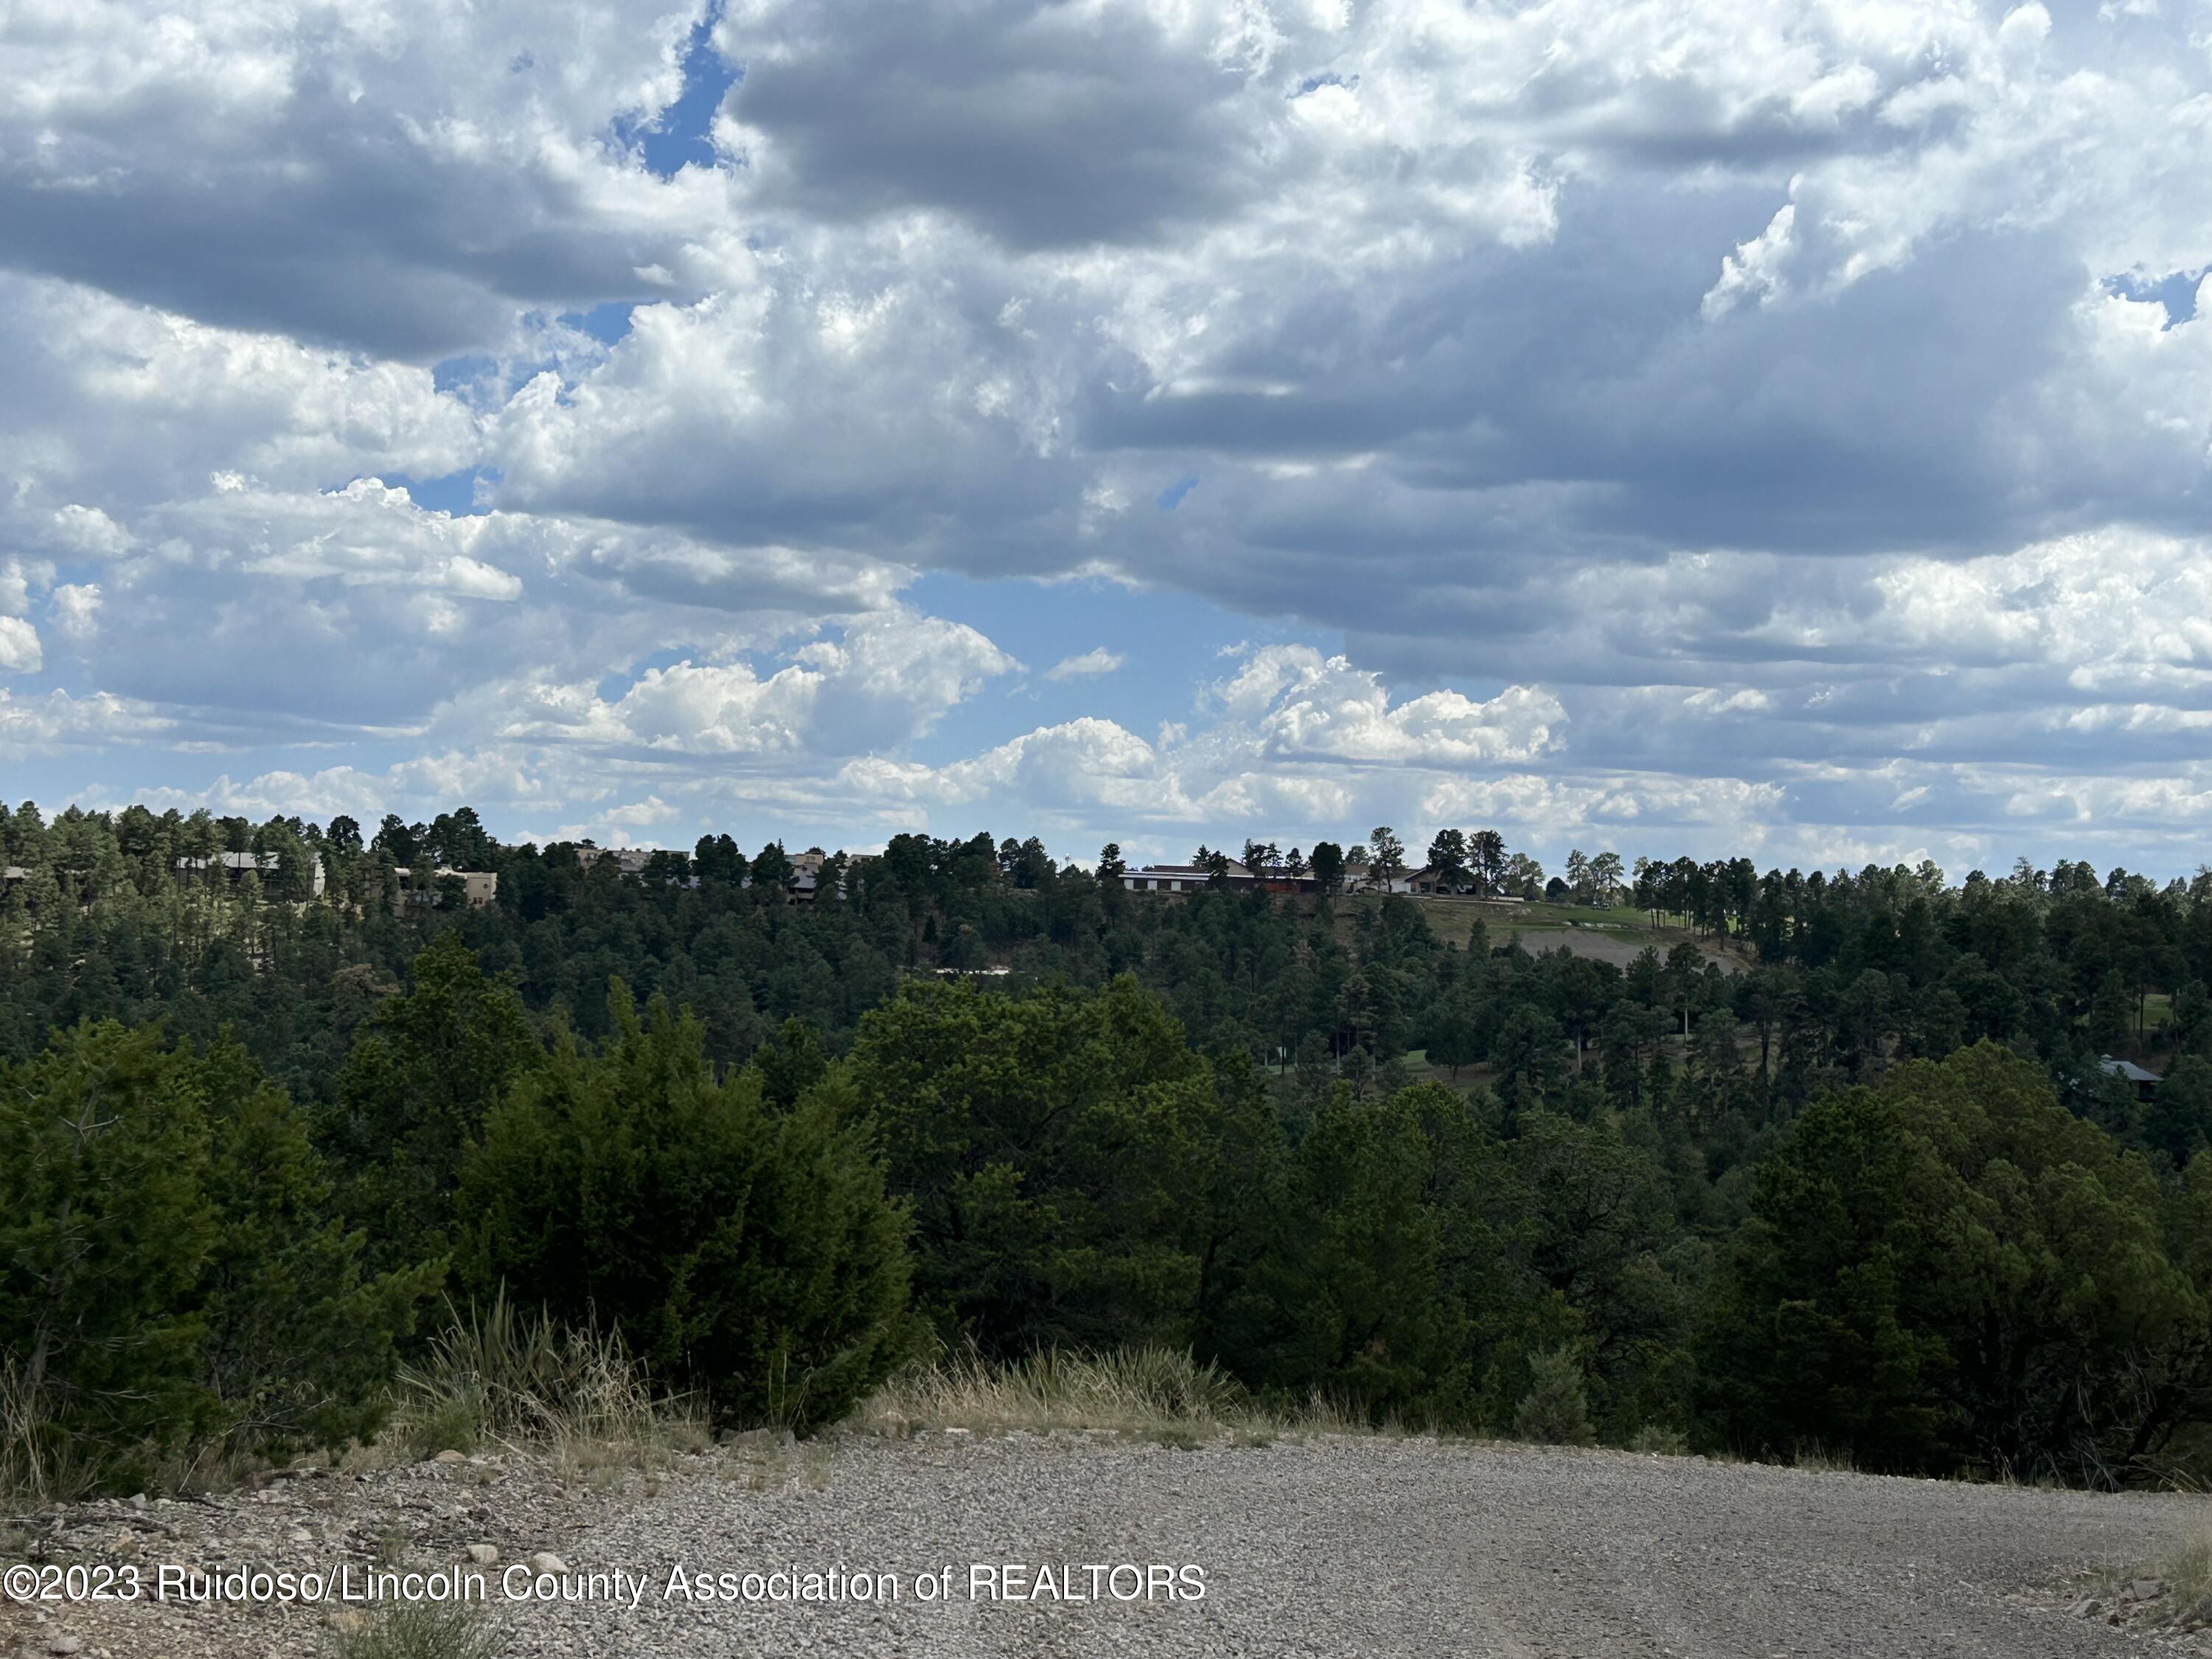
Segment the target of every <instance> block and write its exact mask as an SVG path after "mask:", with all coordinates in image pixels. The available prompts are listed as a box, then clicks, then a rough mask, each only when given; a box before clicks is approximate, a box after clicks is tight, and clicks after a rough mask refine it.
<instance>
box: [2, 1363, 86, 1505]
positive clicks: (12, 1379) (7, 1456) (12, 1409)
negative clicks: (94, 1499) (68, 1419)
mask: <svg viewBox="0 0 2212 1659" xmlns="http://www.w3.org/2000/svg"><path fill="white" fill-rule="evenodd" d="M105 1474H106V1470H105V1469H104V1468H102V1467H101V1466H100V1463H99V1462H96V1461H95V1460H94V1459H92V1458H90V1457H88V1455H86V1454H85V1453H84V1452H83V1451H82V1450H81V1449H78V1448H77V1447H76V1446H74V1445H72V1444H71V1443H70V1441H69V1440H68V1439H67V1438H66V1437H64V1436H63V1435H60V1434H58V1433H57V1432H54V1431H53V1428H52V1424H51V1423H50V1422H49V1421H48V1420H47V1418H46V1413H45V1412H44V1411H43V1410H42V1409H41V1402H40V1399H39V1396H38V1391H37V1390H36V1389H33V1388H32V1387H31V1385H30V1384H29V1383H27V1381H26V1380H25V1379H24V1377H23V1375H22V1373H21V1371H20V1370H18V1369H17V1368H16V1365H15V1361H14V1360H13V1359H12V1358H10V1359H6V1360H0V1503H5V1504H9V1506H11V1507H15V1506H22V1507H35V1506H40V1505H43V1504H58V1503H67V1502H69V1501H70V1500H71V1499H74V1498H82V1497H84V1496H85V1495H86V1494H87V1493H88V1492H93V1491H94V1490H95V1489H96V1488H97V1487H98V1486H100V1482H101V1479H102V1477H103V1476H104V1475H105Z"/></svg>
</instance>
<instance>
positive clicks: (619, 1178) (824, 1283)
mask: <svg viewBox="0 0 2212 1659" xmlns="http://www.w3.org/2000/svg"><path fill="white" fill-rule="evenodd" d="M611 1003H612V1008H613V1014H614V1018H615V1024H616V1035H615V1036H614V1038H613V1040H612V1041H611V1042H609V1043H608V1044H607V1046H606V1048H605V1049H604V1050H603V1051H602V1052H600V1053H598V1054H592V1053H588V1052H586V1051H585V1050H583V1049H582V1048H580V1047H579V1046H578V1045H577V1044H576V1043H575V1042H573V1041H570V1042H564V1043H562V1045H561V1046H560V1048H558V1049H557V1050H556V1053H555V1054H554V1055H553V1056H552V1058H551V1060H550V1062H549V1064H548V1065H547V1066H545V1067H544V1069H543V1070H542V1071H538V1072H534V1073H529V1074H526V1076H524V1077H523V1078H521V1079H519V1080H518V1081H517V1083H516V1084H515V1085H514V1087H513V1089H512V1091H510V1092H509V1095H508V1097H507V1100H506V1101H505V1102H504V1103H502V1104H501V1106H500V1107H499V1108H498V1109H495V1111H494V1112H493V1113H492V1115H491V1116H490V1117H489V1120H488V1121H486V1123H485V1126H484V1135H483V1142H482V1144H481V1146H478V1147H477V1149H476V1150H475V1151H474V1152H473V1153H472V1154H471V1157H470V1158H469V1160H468V1162H467V1164H466V1165H465V1170H464V1173H463V1176H462V1182H461V1194H460V1205H459V1213H460V1215H461V1217H462V1220H463V1225H464V1228H465V1257H464V1263H463V1270H464V1276H465V1282H466V1283H467V1284H468V1285H470V1286H471V1288H472V1289H473V1290H474V1291H476V1292H477V1294H479V1295H486V1296H488V1295H490V1294H491V1293H493V1292H494V1291H495V1288H496V1287H498V1286H499V1285H501V1284H502V1283H504V1284H505V1285H507V1287H508V1289H509V1291H511V1293H512V1294H513V1295H514V1296H515V1297H519V1298H523V1299H526V1300H527V1301H530V1302H532V1303H542V1304H544V1305H545V1306H546V1307H547V1308H548V1309H549V1310H550V1311H551V1313H552V1315H553V1316H554V1317H556V1319H558V1320H561V1321H563V1322H568V1323H570V1324H573V1325H578V1326H587V1327H588V1326H590V1325H592V1323H593V1322H595V1321H605V1322H608V1324H609V1325H610V1326H611V1328H613V1329H615V1330H618V1331H619V1332H620V1333H621V1334H622V1335H623V1339H624V1340H625V1341H626V1342H627V1343H628V1344H629V1345H630V1346H631V1347H632V1349H633V1350H634V1351H635V1352H636V1353H637V1354H638V1355H639V1357H640V1358H641V1359H642V1360H643V1361H644V1362H645V1363H646V1364H647V1367H648V1368H649V1369H650V1370H651V1372H652V1373H653V1376H655V1377H656V1378H657V1379H660V1380H662V1381H664V1382H665V1383H672V1384H675V1385H677V1386H680V1387H684V1388H690V1389H698V1390H700V1391H701V1392H702V1394H703V1395H704V1396H705V1397H706V1398H707V1399H708V1401H710V1402H711V1406H712V1408H713V1411H714V1415H715V1417H716V1418H717V1419H719V1420H720V1421H722V1422H724V1423H729V1424H747V1423H762V1422H775V1423H781V1424H783V1425H787V1426H788V1427H791V1428H793V1429H794V1430H797V1431H810V1430H811V1429H814V1428H816V1427H818V1426H820V1425H823V1424H825V1423H829V1422H834V1421H835V1420H836V1419H838V1418H840V1417H842V1416H843V1415H844V1414H845V1413H847V1412H848V1411H849V1410H850V1409H851V1408H852V1407H853V1406H854V1404H856V1403H857V1402H858V1401H860V1399H862V1398H863V1397H865V1396H866V1395H867V1393H868V1392H869V1391H870V1390H871V1389H873V1388H874V1387H875V1386H876V1385H877V1384H878V1383H880V1382H882V1381H883V1379H884V1377H885V1376H888V1375H889V1374H890V1371H891V1370H892V1369H893V1368H894V1366H896V1364H897V1363H898V1361H899V1359H900V1358H901V1357H902V1354H903V1352H904V1351H905V1346H906V1341H907V1337H908V1319H907V1312H906V1298H907V1277H908V1267H907V1259H906V1248H905V1246H906V1216H905V1212H904V1211H903V1210H902V1208H901V1207H900V1206H897V1205H896V1204H894V1203H892V1202H891V1201H890V1200H888V1199H887V1198H886V1197H885V1196H884V1182H883V1173H882V1170H881V1168H880V1166H879V1165H878V1163H877V1161H876V1158H875V1156H874V1153H873V1151H872V1146H871V1144H870V1140H869V1136H868V1132H867V1129H866V1125H865V1123H864V1122H863V1121H860V1118H859V1115H858V1114H857V1111H856V1109H854V1105H853V1102H852V1097H851V1094H850V1091H849V1090H848V1089H846V1088H845V1087H844V1086H843V1085H842V1083H841V1082H840V1081H839V1080H838V1079H836V1078H834V1077H833V1078H830V1079H826V1080H825V1081H823V1083H821V1084H819V1085H817V1086H815V1087H812V1088H810V1089H808V1090H807V1091H805V1094H804V1095H803V1096H802V1097H800V1098H799V1101H798V1102H797V1103H796V1104H795V1105H793V1107H792V1108H791V1109H789V1110H787V1111H781V1110H778V1109H775V1108H774V1107H773V1106H771V1105H770V1104H769V1103H768V1102H766V1101H765V1100H764V1099H763V1095H762V1090H761V1085H760V1079H759V1077H758V1075H757V1073H754V1072H751V1071H750V1070H749V1071H746V1072H743V1073H738V1074H737V1075H735V1076H732V1077H730V1078H728V1079H723V1080H720V1081H718V1080H717V1079H715V1078H714V1073H713V1069H712V1067H711V1066H709V1065H708V1061H707V1058H706V1054H705V1047H704V1033H703V1031H702V1028H701V1027H700V1025H699V1024H698V1022H697V1021H696V1020H695V1019H692V1018H690V1017H689V1016H685V1017H684V1018H678V1017H677V1016H676V1015H674V1014H673V1013H671V1012H670V1011H669V1009H668V1008H667V1006H665V1004H663V1003H660V1002H659V1001H656V1002H655V1003H654V1004H653V1006H652V1008H651V1010H650V1011H649V1014H648V1016H647V1018H642V1019H641V1018H640V1017H639V1015H638V1012H637V1010H636V1009H635V1006H633V1005H632V1003H631V1001H630V999H629V994H628V993H627V992H625V991H624V990H623V988H622V987H620V986H619V985H617V986H616V987H615V989H614V993H613V994H612V997H611Z"/></svg>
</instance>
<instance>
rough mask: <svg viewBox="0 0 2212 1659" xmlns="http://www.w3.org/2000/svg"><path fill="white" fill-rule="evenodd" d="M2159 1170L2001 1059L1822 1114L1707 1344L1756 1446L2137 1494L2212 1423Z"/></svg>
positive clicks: (2190, 1238)
mask: <svg viewBox="0 0 2212 1659" xmlns="http://www.w3.org/2000/svg"><path fill="white" fill-rule="evenodd" d="M2195 1238H2196V1235H2194V1234H2193V1233H2192V1232H2191V1231H2190V1228H2189V1226H2188V1225H2186V1224H2185V1223H2181V1222H2179V1220H2178V1218H2177V1216H2176V1215H2175V1214H2174V1213H2173V1211H2172V1200H2170V1199H2169V1197H2168V1195H2167V1194H2165V1193H2164V1192H2162V1191H2161V1189H2160V1186H2159V1183H2158V1182H2157V1181H2156V1179H2155V1178H2154V1176H2153V1175H2152V1173H2151V1171H2150V1170H2149V1168H2148V1165H2147V1164H2145V1163H2144V1161H2143V1160H2142V1158H2140V1157H2138V1156H2136V1155H2135V1154H2133V1153H2130V1152H2124V1151H2123V1150H2121V1149H2120V1148H2119V1147H2118V1146H2115V1145H2114V1144H2113V1142H2112V1139H2110V1138H2109V1137H2108V1136H2106V1134H2104V1133H2101V1132H2100V1131H2099V1130H2098V1129H2097V1128H2096V1127H2094V1126H2093V1125H2091V1124H2088V1123H2086V1122H2084V1121H2081V1119H2079V1118H2076V1117H2075V1116H2073V1115H2071V1114H2069V1113H2068V1112H2067V1111H2066V1110H2065V1109H2063V1107H2062V1106H2060V1105H2059V1104H2058V1103H2057V1100H2056V1098H2055V1097H2054V1096H2053V1094H2052V1092H2051V1088H2050V1085H2049V1084H2048V1083H2047V1082H2046V1081H2045V1079H2044V1078H2043V1077H2042V1075H2041V1074H2040V1073H2039V1072H2037V1070H2036V1069H2035V1068H2034V1067H2033V1066H2028V1065H2027V1064H2026V1063H2024V1062H2023V1061H2021V1060H2019V1059H2017V1058H2016V1057H2015V1056H2013V1055H2011V1054H2007V1053H2005V1052H2004V1051H2002V1050H2001V1049H1998V1048H1995V1047H1993V1046H1990V1045H1987V1044H1984V1045H1982V1046H1980V1047H1978V1048H1973V1049H1969V1050H1964V1051H1961V1052H1960V1053H1959V1054H1955V1055H1954V1056H1952V1057H1951V1058H1950V1059H1949V1060H1945V1061H1944V1062H1942V1064H1941V1065H1936V1064H1931V1063H1929V1062H1924V1061H1923V1062H1916V1063H1914V1064H1912V1065H1910V1066H1903V1067H1899V1069H1897V1070H1896V1071H1893V1072H1892V1073H1889V1074H1888V1075H1887V1077H1885V1078H1884V1079H1883V1080H1882V1082H1881V1084H1880V1085H1878V1086H1876V1087H1875V1088H1872V1089H1861V1090H1854V1091H1849V1092H1847V1093H1844V1094H1841V1095H1838V1096H1835V1097H1831V1098H1830V1099H1827V1100H1825V1101H1822V1102H1820V1103H1817V1104H1815V1105H1814V1106H1813V1107H1812V1108H1811V1109H1808V1112H1807V1113H1806V1115H1805V1117H1804V1119H1803V1121H1802V1122H1801V1123H1800V1124H1799V1126H1798V1127H1797V1129H1796V1131H1795V1133H1792V1135H1791V1136H1790V1139H1789V1140H1788V1141H1787V1142H1786V1143H1785V1144H1784V1146H1782V1147H1781V1149H1780V1150H1779V1151H1778V1152H1777V1153H1776V1155H1775V1156H1774V1157H1773V1158H1771V1159H1769V1160H1768V1161H1767V1162H1766V1163H1765V1164H1764V1165H1763V1166H1762V1168H1761V1169H1760V1170H1759V1176H1758V1179H1757V1183H1756V1195H1755V1197H1754V1199H1753V1211H1752V1215H1751V1217H1750V1218H1749V1219H1748V1220H1747V1222H1746V1224H1745V1225H1744V1227H1743V1228H1742V1230H1741V1231H1740V1233H1739V1234H1738V1237H1737V1240H1736V1244H1735V1253H1734V1258H1733V1261H1732V1262H1731V1269H1730V1275H1729V1285H1728V1289H1727V1293H1726V1295H1725V1297H1723V1300H1722V1301H1721V1303H1720V1304H1719V1305H1718V1306H1717V1311H1716V1318H1715V1321H1714V1324H1713V1328H1712V1331H1711V1336H1710V1338H1709V1352H1708V1368H1709V1371H1710V1374H1711V1376H1712V1378H1713V1385H1712V1389H1711V1395H1710V1396H1709V1398H1710V1403H1711V1404H1713V1405H1714V1406H1716V1407H1718V1408H1719V1410H1720V1411H1721V1412H1722V1413H1724V1420H1725V1423H1726V1425H1727V1431H1728V1433H1729V1437H1731V1438H1733V1439H1734V1440H1735V1442H1736V1443H1738V1444H1740V1445H1741V1446H1744V1447H1745V1448H1747V1449H1752V1450H1779V1449H1786V1448H1788V1447H1789V1446H1790V1445H1793V1444H1795V1443H1799V1442H1809V1443H1820V1444H1825V1445H1832V1446H1838V1447H1848V1448H1849V1449H1850V1453H1851V1456H1852V1460H1853V1462H1856V1463H1857V1464H1858V1465H1859V1466H1861V1467H1868V1468H1906V1469H1920V1470H1931V1469H1943V1468H1952V1467H1956V1466H1958V1465H1961V1464H1971V1465H1972V1466H1975V1467H1978V1468H1992V1469H1997V1470H2002V1471H2005V1472H2008V1473H2012V1474H2019V1475H2021V1476H2031V1475H2043V1474H2058V1475H2061V1476H2064V1477H2069V1478H2074V1479H2091V1480H2105V1479H2114V1478H2120V1477H2123V1476H2124V1475H2126V1474H2129V1473H2130V1472H2131V1471H2132V1470H2133V1469H2135V1468H2137V1467H2139V1466H2140V1465H2142V1463H2143V1462H2144V1461H2145V1460H2146V1459H2148V1458H2149V1457H2151V1456H2153V1455H2155V1454H2156V1453H2157V1452H2159V1451H2160V1450H2161V1449H2163V1448H2164V1446H2165V1445H2166V1443H2167V1442H2168V1440H2169V1439H2170V1438H2171V1437H2172V1433H2173V1431H2174V1430H2175V1429H2176V1428H2177V1427H2178V1426H2179V1425H2180V1424H2181V1423H2183V1422H2185V1421H2187V1420H2189V1419H2191V1418H2192V1417H2199V1416H2202V1415H2203V1413H2204V1412H2205V1410H2206V1408H2207V1406H2208V1403H2212V1395H2208V1386H2212V1373H2208V1369H2207V1361H2208V1356H2212V1323H2209V1322H2208V1321H2209V1320H2212V1310H2208V1305H2207V1297H2206V1290H2205V1282H2204V1280H2203V1277H2202V1274H2201V1272H2192V1271H2191V1270H2190V1263H2189V1261H2188V1259H2187V1257H2186V1255H2185V1256H2184V1257H2183V1259H2182V1260H2179V1261H2177V1260H2176V1259H2175V1257H2174V1255H2172V1254H2169V1249H2168V1247H2169V1243H2177V1244H2180V1245H2182V1246H2183V1248H2184V1249H2191V1248H2197V1245H2196V1243H2195V1242H2194V1241H2195Z"/></svg>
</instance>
